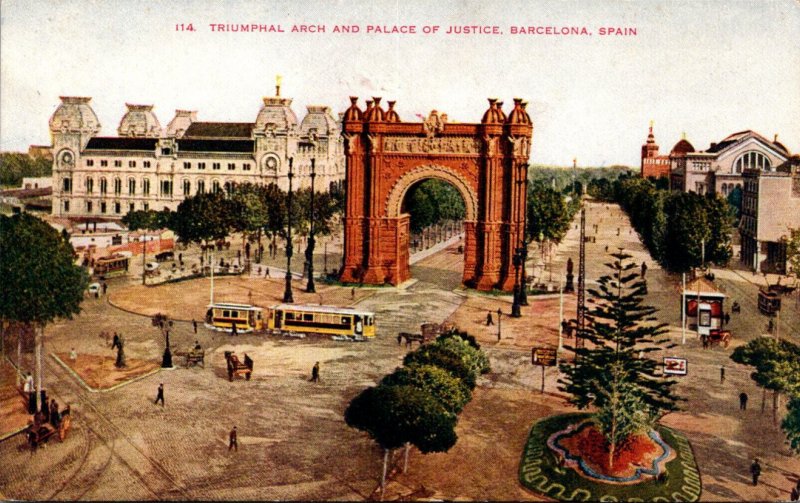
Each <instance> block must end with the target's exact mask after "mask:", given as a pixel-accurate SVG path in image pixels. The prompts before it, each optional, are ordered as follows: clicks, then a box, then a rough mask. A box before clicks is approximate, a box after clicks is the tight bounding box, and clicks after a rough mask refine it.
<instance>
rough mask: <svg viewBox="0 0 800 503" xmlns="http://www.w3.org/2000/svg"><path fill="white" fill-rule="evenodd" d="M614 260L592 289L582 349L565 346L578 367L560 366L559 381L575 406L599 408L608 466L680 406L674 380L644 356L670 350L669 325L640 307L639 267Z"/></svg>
mask: <svg viewBox="0 0 800 503" xmlns="http://www.w3.org/2000/svg"><path fill="white" fill-rule="evenodd" d="M611 256H612V257H613V258H614V261H613V262H612V263H607V264H606V266H607V267H608V268H609V269H610V270H611V273H610V274H608V275H605V276H602V277H601V278H600V279H599V280H598V283H599V285H598V287H597V288H596V289H589V290H588V292H589V295H590V296H591V297H592V298H593V299H594V304H592V306H593V307H592V308H591V309H589V310H587V313H586V321H587V326H586V330H585V331H584V332H583V334H582V338H583V342H584V344H583V345H582V346H581V347H572V346H566V348H567V349H568V350H570V351H572V352H574V353H575V364H574V365H572V364H569V363H566V364H562V365H561V372H562V373H563V374H564V377H563V379H560V380H559V383H560V385H561V386H560V389H561V390H562V391H566V392H567V393H569V394H570V395H571V398H570V399H569V400H570V402H571V403H572V404H573V405H575V406H577V407H578V408H579V409H585V408H588V407H595V408H596V409H597V412H596V413H595V414H594V416H593V420H594V423H595V426H596V427H597V429H598V431H600V432H601V433H602V434H603V436H604V437H605V439H606V441H607V442H608V446H607V447H608V451H609V457H608V464H609V467H611V466H612V465H613V462H614V455H615V453H616V452H619V449H620V448H622V447H624V446H625V444H626V442H627V441H628V440H629V439H630V438H631V437H632V436H633V435H635V434H636V433H639V432H643V431H645V430H647V429H649V428H652V426H653V424H654V423H655V422H656V421H657V420H658V418H659V417H660V415H661V414H662V413H663V412H665V411H671V410H675V409H676V401H677V397H675V396H674V395H673V393H672V387H673V386H674V385H675V381H673V380H669V379H664V377H663V375H662V372H661V369H660V367H661V364H660V363H659V362H657V361H656V360H653V359H650V358H647V356H646V355H647V353H650V352H652V351H658V350H661V349H664V348H665V347H668V346H667V339H666V338H664V337H663V336H664V334H665V333H666V332H667V331H666V328H665V327H666V325H665V324H663V323H658V322H657V320H656V317H655V316H654V315H655V312H656V309H655V308H654V307H651V306H647V305H643V304H642V302H643V300H644V294H645V291H646V285H645V281H644V280H643V279H642V278H641V277H640V275H639V271H640V268H639V266H638V265H637V264H635V263H633V262H632V261H631V260H630V259H631V256H630V255H628V254H626V253H622V252H619V253H613V254H611ZM576 346H578V345H576ZM669 347H671V346H669Z"/></svg>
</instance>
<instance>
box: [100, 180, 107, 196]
mask: <svg viewBox="0 0 800 503" xmlns="http://www.w3.org/2000/svg"><path fill="white" fill-rule="evenodd" d="M106 192H108V182H107V181H106V179H105V178H101V179H100V193H101V194H105V193H106Z"/></svg>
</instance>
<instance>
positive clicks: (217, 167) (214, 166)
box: [211, 162, 219, 169]
mask: <svg viewBox="0 0 800 503" xmlns="http://www.w3.org/2000/svg"><path fill="white" fill-rule="evenodd" d="M211 169H219V163H218V162H215V163H212V164H211Z"/></svg>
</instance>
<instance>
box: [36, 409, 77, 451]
mask: <svg viewBox="0 0 800 503" xmlns="http://www.w3.org/2000/svg"><path fill="white" fill-rule="evenodd" d="M57 422H58V424H55V425H54V424H52V423H49V422H46V421H45V420H43V419H37V418H36V417H35V416H34V421H33V423H31V424H30V425H28V429H27V430H26V431H25V434H26V436H27V438H28V445H30V446H31V449H36V448H37V447H39V446H40V445H42V444H44V443H45V442H47V441H48V440H50V439H51V438H52V437H58V439H59V440H60V441H61V442H63V441H64V439H65V438H66V437H67V432H68V431H69V429H70V426H72V417H71V415H70V408H69V405H67V407H66V408H65V409H64V410H63V411H62V412H61V414H59V419H58V421H57Z"/></svg>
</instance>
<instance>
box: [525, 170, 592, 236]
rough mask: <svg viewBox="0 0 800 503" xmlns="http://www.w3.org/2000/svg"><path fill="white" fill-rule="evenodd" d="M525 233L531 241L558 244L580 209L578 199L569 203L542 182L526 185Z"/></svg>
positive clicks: (559, 193) (560, 194)
mask: <svg viewBox="0 0 800 503" xmlns="http://www.w3.org/2000/svg"><path fill="white" fill-rule="evenodd" d="M527 197H528V205H527V206H528V208H527V212H528V214H527V232H528V236H530V238H531V239H533V240H536V241H539V242H543V241H548V242H552V243H560V242H561V240H562V239H564V236H565V235H566V233H567V231H568V230H569V225H570V222H572V217H573V216H574V215H575V212H576V211H578V209H579V208H580V199H579V198H577V197H572V198H571V199H570V200H569V201H567V199H566V198H565V197H564V195H563V194H562V193H561V192H559V191H557V190H555V189H553V188H552V187H549V186H548V185H547V184H546V183H545V182H543V181H533V182H531V183H529V184H528V195H527Z"/></svg>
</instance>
